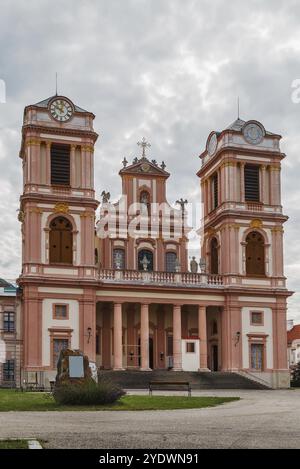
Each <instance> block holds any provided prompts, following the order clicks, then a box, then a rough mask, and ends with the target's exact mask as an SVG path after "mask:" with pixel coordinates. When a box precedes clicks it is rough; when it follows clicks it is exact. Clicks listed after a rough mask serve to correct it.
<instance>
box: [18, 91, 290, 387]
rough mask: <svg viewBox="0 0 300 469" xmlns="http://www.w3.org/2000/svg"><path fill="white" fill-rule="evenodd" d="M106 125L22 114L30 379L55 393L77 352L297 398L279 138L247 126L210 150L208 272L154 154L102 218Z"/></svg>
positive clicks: (31, 110) (70, 110) (77, 111)
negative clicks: (192, 252) (64, 365)
mask: <svg viewBox="0 0 300 469" xmlns="http://www.w3.org/2000/svg"><path fill="white" fill-rule="evenodd" d="M94 118H95V116H94V115H93V114H92V113H91V112H88V111H86V110H84V109H82V108H80V107H78V106H76V105H75V104H74V103H73V102H72V101H71V100H70V99H68V98H66V97H62V96H53V97H51V98H48V99H46V100H44V101H41V102H39V103H37V104H34V105H29V106H27V107H26V108H25V110H24V122H23V129H22V143H21V150H20V157H21V159H22V164H23V175H24V177H23V193H22V195H21V197H20V212H19V220H20V222H21V226H22V273H21V275H20V277H19V279H18V283H19V286H20V290H21V297H20V298H21V308H22V332H23V374H24V379H25V380H27V381H29V382H30V381H32V380H33V375H34V376H35V378H34V379H38V380H39V381H40V382H41V383H44V384H46V385H48V383H49V381H51V380H53V379H54V377H55V374H56V362H57V359H58V356H59V353H60V351H61V350H62V349H63V348H68V347H70V348H73V349H81V350H83V351H84V353H86V354H87V355H88V357H89V360H90V362H91V364H92V365H93V367H97V368H99V369H114V370H123V369H129V370H130V369H137V370H143V371H145V370H149V371H150V370H152V369H169V370H176V371H180V370H187V371H199V372H201V371H208V370H211V371H215V372H217V371H232V372H236V373H241V374H243V375H245V376H248V377H250V378H251V379H256V380H258V381H260V382H264V383H266V384H267V385H268V386H270V387H274V388H276V387H288V386H289V371H288V366H287V340H286V300H287V297H288V296H289V295H290V292H289V291H288V290H287V288H286V283H285V282H286V279H285V277H284V272H283V224H284V222H285V221H286V220H287V217H286V216H285V215H283V213H282V206H281V196H280V187H281V181H280V167H281V160H282V159H283V158H284V156H285V155H284V154H283V153H282V152H281V151H280V145H279V144H280V138H281V137H280V135H277V134H273V133H271V132H268V131H266V130H265V128H264V127H263V125H262V124H261V123H259V122H257V121H248V122H244V121H242V120H241V119H237V120H236V121H235V122H234V123H233V124H232V125H230V126H229V127H228V128H226V129H224V130H223V131H222V132H211V134H210V135H209V136H208V139H207V142H206V147H205V149H204V151H203V152H202V153H201V155H200V160H201V167H200V169H199V172H198V176H199V178H200V182H201V201H202V205H203V214H202V216H203V219H202V221H201V223H202V224H201V254H200V256H201V263H200V264H201V270H200V271H199V266H198V264H197V262H196V260H195V259H193V260H192V262H191V263H190V264H189V262H188V233H189V229H190V228H189V227H188V226H187V221H186V219H187V216H186V201H185V200H183V199H180V200H178V201H177V202H178V204H177V206H176V208H174V207H172V206H171V205H170V204H169V203H168V201H167V199H166V183H167V179H168V177H169V173H168V172H167V171H166V166H165V164H164V162H162V163H161V164H158V163H157V161H156V160H150V159H148V156H147V146H148V144H147V142H146V141H145V140H142V141H141V142H139V145H140V147H141V149H140V150H139V152H140V155H139V156H138V157H136V158H135V159H134V160H133V162H131V163H128V161H127V160H126V159H124V160H123V167H122V168H121V169H120V172H119V175H120V178H121V185H122V197H121V198H120V200H119V201H117V202H115V203H111V201H110V194H109V192H105V191H103V192H102V202H101V204H100V216H98V215H96V209H97V208H98V206H99V202H98V201H97V200H96V197H95V189H94V145H95V142H96V140H97V138H98V135H97V133H96V132H95V131H94V128H93V121H94ZM103 170H104V171H105V168H103ZM199 253H200V246H199ZM37 376H38V378H37Z"/></svg>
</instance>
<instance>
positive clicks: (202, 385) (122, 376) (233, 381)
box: [99, 370, 268, 389]
mask: <svg viewBox="0 0 300 469" xmlns="http://www.w3.org/2000/svg"><path fill="white" fill-rule="evenodd" d="M99 376H104V377H106V378H108V379H110V380H111V381H113V382H115V383H118V384H119V385H120V386H122V387H124V388H131V389H148V386H149V381H155V380H159V381H179V380H180V381H189V382H190V384H191V387H192V389H268V388H267V386H264V385H263V384H261V383H258V382H256V381H254V380H252V379H249V378H247V377H244V376H241V375H239V374H237V373H230V372H222V371H220V372H217V371H214V372H187V371H167V370H153V371H149V372H144V371H139V370H125V371H112V370H101V371H100V373H99Z"/></svg>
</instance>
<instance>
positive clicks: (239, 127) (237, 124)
mask: <svg viewBox="0 0 300 469" xmlns="http://www.w3.org/2000/svg"><path fill="white" fill-rule="evenodd" d="M246 122H250V121H244V120H243V119H240V118H239V117H238V118H237V119H236V120H235V121H234V122H232V124H230V125H229V126H228V127H226V129H225V130H235V131H237V132H241V130H242V128H243V127H244V125H245V124H246ZM251 122H252V121H251ZM266 135H276V134H274V133H272V132H269V131H267V130H266Z"/></svg>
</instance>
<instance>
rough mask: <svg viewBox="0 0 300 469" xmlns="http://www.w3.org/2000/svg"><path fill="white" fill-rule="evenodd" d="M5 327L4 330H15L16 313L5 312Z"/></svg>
mask: <svg viewBox="0 0 300 469" xmlns="http://www.w3.org/2000/svg"><path fill="white" fill-rule="evenodd" d="M3 329H4V332H15V313H8V312H4V318H3Z"/></svg>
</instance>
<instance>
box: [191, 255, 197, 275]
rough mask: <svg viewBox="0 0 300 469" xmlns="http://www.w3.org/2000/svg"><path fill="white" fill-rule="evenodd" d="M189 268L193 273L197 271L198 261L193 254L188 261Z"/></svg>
mask: <svg viewBox="0 0 300 469" xmlns="http://www.w3.org/2000/svg"><path fill="white" fill-rule="evenodd" d="M190 270H191V272H192V273H193V274H196V273H197V272H198V262H197V261H196V258H195V256H193V257H192V260H191V262H190Z"/></svg>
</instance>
